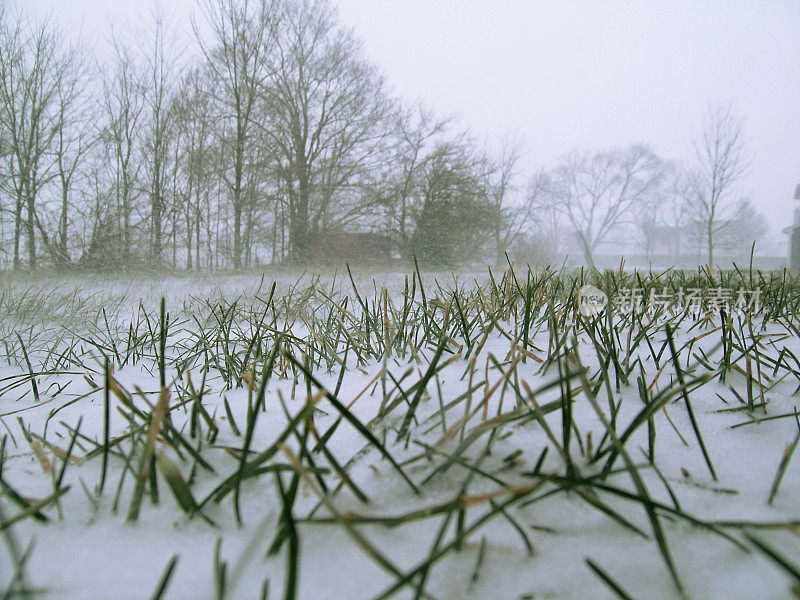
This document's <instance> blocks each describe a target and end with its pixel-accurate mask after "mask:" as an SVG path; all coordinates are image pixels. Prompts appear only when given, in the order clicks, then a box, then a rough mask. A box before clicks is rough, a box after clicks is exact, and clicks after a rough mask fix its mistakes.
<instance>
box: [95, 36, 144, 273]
mask: <svg viewBox="0 0 800 600" xmlns="http://www.w3.org/2000/svg"><path fill="white" fill-rule="evenodd" d="M111 50H112V59H111V61H110V63H109V64H108V65H106V66H105V69H104V71H103V75H102V86H103V96H102V99H101V112H100V114H99V115H98V116H99V117H100V119H101V123H100V124H99V128H100V133H99V135H100V140H101V144H102V151H103V154H102V156H101V157H100V161H101V163H102V164H103V165H104V167H101V166H100V165H97V166H96V167H95V169H94V177H93V179H94V182H95V184H96V185H95V200H97V199H98V198H100V197H102V196H103V195H105V192H104V191H102V190H101V187H98V186H99V181H100V180H101V179H102V178H103V177H107V178H108V179H110V181H109V182H108V188H109V189H110V193H109V196H110V200H111V201H112V202H113V205H114V206H113V209H112V210H111V215H113V218H111V215H110V216H109V218H108V219H107V220H106V222H105V223H104V228H111V230H113V231H115V232H118V240H117V246H116V252H117V253H118V254H119V257H118V262H120V263H122V264H126V265H127V264H131V262H132V258H133V256H132V252H133V246H134V239H135V236H134V231H135V229H136V222H135V214H136V209H137V203H138V199H139V196H140V190H141V187H142V186H141V184H140V179H141V172H142V165H143V162H144V157H143V156H142V143H141V137H142V135H141V132H142V130H143V129H144V127H143V126H142V122H143V121H144V117H143V116H142V113H143V111H144V107H145V81H144V77H145V74H144V72H143V70H142V68H141V66H140V65H139V64H138V63H137V62H136V60H135V59H134V57H133V55H132V53H131V51H130V50H129V49H128V48H127V47H126V46H125V45H124V44H123V42H122V41H121V40H120V39H119V38H116V37H115V38H113V40H112V44H111ZM96 215H97V212H96V211H95V216H96ZM92 229H93V231H96V230H97V228H96V227H93V228H92ZM95 247H97V244H95Z"/></svg>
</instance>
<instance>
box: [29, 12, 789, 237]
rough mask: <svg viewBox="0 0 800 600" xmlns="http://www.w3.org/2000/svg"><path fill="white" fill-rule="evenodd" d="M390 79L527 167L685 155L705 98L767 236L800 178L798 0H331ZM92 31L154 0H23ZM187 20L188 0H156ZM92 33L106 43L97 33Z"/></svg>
mask: <svg viewBox="0 0 800 600" xmlns="http://www.w3.org/2000/svg"><path fill="white" fill-rule="evenodd" d="M336 3H337V4H338V6H339V12H340V16H341V20H342V22H344V23H345V24H347V25H349V26H352V27H353V28H354V29H355V31H356V32H357V34H358V35H359V36H360V37H361V38H362V40H363V41H364V47H365V51H366V54H367V56H368V57H370V58H371V59H372V60H373V61H375V62H376V63H377V64H379V65H380V66H381V67H382V68H383V70H384V72H385V74H386V77H387V80H388V82H389V84H390V85H391V86H392V87H393V88H394V89H395V91H396V92H397V93H398V94H400V95H401V96H403V97H405V98H407V99H419V100H423V101H425V102H427V103H428V104H430V105H432V106H434V107H435V108H436V109H437V110H438V111H440V112H441V113H443V114H458V115H460V116H461V118H462V121H463V122H464V123H465V124H466V125H469V126H470V127H471V128H472V129H473V131H474V132H475V133H476V134H478V135H489V136H490V137H492V138H499V137H500V136H501V135H503V134H504V133H507V132H520V133H522V134H523V135H524V136H525V138H526V141H527V150H528V153H527V155H526V157H525V163H524V165H523V169H524V172H525V173H526V174H527V173H532V172H533V171H535V170H536V169H537V168H539V167H541V166H550V165H553V164H554V163H555V162H556V161H557V159H558V157H559V156H560V155H561V154H563V153H565V152H567V151H569V150H570V149H572V148H585V149H590V150H597V149H603V148H608V147H614V146H620V145H627V144H629V143H632V142H640V141H641V142H646V143H649V144H651V145H652V146H653V147H654V148H655V150H656V152H658V153H659V154H661V155H662V156H664V157H665V158H669V159H675V160H685V159H690V158H691V152H692V149H691V143H690V140H691V136H692V132H693V131H694V130H697V129H698V128H699V127H700V125H701V122H702V118H703V115H704V112H705V110H706V107H707V106H708V104H709V103H712V102H730V103H731V104H732V105H733V108H734V110H735V112H736V113H737V114H738V115H740V116H741V117H744V118H745V120H746V123H745V134H746V136H747V138H748V139H749V140H750V145H749V149H750V151H751V153H752V154H753V156H754V160H753V164H752V168H751V173H750V176H749V177H748V178H747V179H746V180H745V181H744V183H743V184H742V188H741V193H742V194H743V195H749V196H751V197H752V198H753V200H754V203H755V205H756V206H757V207H758V208H759V209H760V210H761V211H762V212H763V213H764V215H765V216H766V217H767V218H768V220H769V222H770V224H771V226H772V227H773V230H774V233H775V235H776V237H777V239H782V237H783V236H782V234H780V229H781V228H783V227H785V226H786V225H788V224H789V222H790V221H791V219H792V213H793V209H794V206H795V205H797V204H798V203H797V202H796V201H794V200H793V199H792V198H793V192H794V188H795V185H796V184H798V183H800V2H798V1H797V0H783V1H779V0H772V1H770V0H760V1H758V2H756V1H752V0H740V1H713V0H703V1H702V2H697V1H691V0H685V1H680V0H639V1H636V2H634V1H632V0H630V1H623V0H616V1H611V0H600V1H598V0H594V1H577V0H550V1H536V0H338V1H337V2H336ZM24 5H25V6H26V7H29V8H33V9H35V10H37V11H41V12H42V13H47V12H49V11H52V13H53V16H54V18H55V19H56V20H57V21H58V22H60V23H63V24H65V25H67V26H69V27H73V28H76V29H77V28H78V27H79V26H80V25H81V23H83V30H84V33H88V34H89V35H88V37H89V38H90V39H91V40H94V41H97V40H102V38H103V37H104V36H106V35H107V33H108V19H109V15H111V17H110V18H111V19H112V20H113V21H114V22H115V23H121V24H124V23H129V22H132V21H136V20H137V19H138V18H139V17H140V16H141V15H142V14H145V13H146V12H147V7H148V6H149V2H147V1H145V2H132V1H131V0H69V1H67V0H26V1H25V2H24ZM162 5H163V6H167V7H170V8H171V10H173V11H174V14H175V15H176V17H177V18H178V19H180V20H183V21H185V23H186V27H187V28H188V15H189V13H190V12H191V7H192V6H193V5H194V1H193V0H171V1H170V2H167V1H164V2H162ZM99 47H100V48H102V46H99Z"/></svg>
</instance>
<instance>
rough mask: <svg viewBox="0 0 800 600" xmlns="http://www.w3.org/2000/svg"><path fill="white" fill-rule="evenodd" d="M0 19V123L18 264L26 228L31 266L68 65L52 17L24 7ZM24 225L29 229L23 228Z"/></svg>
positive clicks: (50, 175)
mask: <svg viewBox="0 0 800 600" xmlns="http://www.w3.org/2000/svg"><path fill="white" fill-rule="evenodd" d="M7 17H8V15H5V14H4V15H3V19H2V22H0V27H1V28H2V30H0V127H2V130H3V136H4V138H5V139H6V140H7V143H8V145H9V152H8V154H7V156H6V170H7V173H8V178H7V180H6V181H7V182H8V183H9V187H10V192H11V195H12V196H13V198H14V208H13V211H14V212H13V221H14V250H13V252H14V258H13V264H14V268H15V269H19V268H20V267H21V265H22V262H21V257H20V245H21V239H22V235H23V233H24V235H25V239H26V243H27V251H28V266H29V268H31V269H35V268H36V266H37V260H38V259H37V252H36V231H37V219H38V214H37V199H38V197H39V193H40V191H41V190H42V188H43V187H44V186H45V185H46V184H47V183H48V182H49V181H51V180H52V178H53V177H54V170H53V161H52V149H53V145H54V143H55V140H56V136H57V132H58V126H57V123H58V111H57V110H56V107H57V105H58V91H59V81H60V78H61V75H62V70H63V68H64V60H63V57H62V55H61V44H62V38H61V34H60V33H59V32H58V31H57V30H56V29H55V28H54V27H52V26H51V25H50V23H49V22H48V21H44V22H42V23H39V24H37V23H33V22H31V21H30V20H28V19H27V18H26V17H25V15H24V14H23V13H22V12H20V13H18V14H17V15H16V16H15V17H12V18H10V19H9V18H7ZM23 228H24V229H23Z"/></svg>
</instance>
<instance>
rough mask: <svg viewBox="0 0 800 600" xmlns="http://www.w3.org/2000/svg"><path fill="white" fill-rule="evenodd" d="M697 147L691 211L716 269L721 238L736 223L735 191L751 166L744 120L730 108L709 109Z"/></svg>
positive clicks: (718, 106)
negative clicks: (716, 255) (746, 144)
mask: <svg viewBox="0 0 800 600" xmlns="http://www.w3.org/2000/svg"><path fill="white" fill-rule="evenodd" d="M694 146H695V153H696V160H697V166H696V168H695V169H694V171H693V172H692V175H691V201H690V203H689V209H690V211H691V213H692V218H693V220H694V221H695V222H696V223H697V224H698V228H699V231H700V233H701V236H702V239H703V241H704V242H705V246H706V250H707V259H708V265H709V266H713V264H714V248H715V245H716V243H717V241H718V239H719V238H723V237H724V236H725V235H726V234H727V232H728V231H729V230H730V229H731V228H732V227H733V226H734V223H735V222H736V221H735V216H736V211H737V208H738V206H739V205H738V204H737V198H736V196H735V192H736V189H737V184H738V183H739V182H740V181H741V179H742V177H744V176H745V174H746V173H747V169H748V167H749V162H750V159H749V156H748V154H747V151H746V147H745V140H744V133H743V121H742V120H741V119H738V118H737V117H736V116H735V115H734V114H733V112H732V109H731V107H730V106H728V105H716V106H712V107H710V108H709V109H708V112H707V113H706V117H705V121H704V124H703V129H702V131H701V132H700V134H699V135H698V136H697V137H696V138H695V140H694Z"/></svg>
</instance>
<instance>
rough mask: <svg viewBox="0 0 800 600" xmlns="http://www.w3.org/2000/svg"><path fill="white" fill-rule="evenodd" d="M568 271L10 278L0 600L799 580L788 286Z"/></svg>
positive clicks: (703, 588) (797, 365)
mask: <svg viewBox="0 0 800 600" xmlns="http://www.w3.org/2000/svg"><path fill="white" fill-rule="evenodd" d="M583 277H584V278H585V279H582V278H581V276H574V275H570V274H568V273H563V272H562V273H556V272H552V271H547V270H546V271H540V272H531V271H517V272H514V271H513V270H509V271H507V272H505V273H486V274H480V275H471V274H470V275H468V274H461V275H459V276H458V277H453V276H442V277H436V276H432V275H426V276H421V275H420V274H419V273H418V272H415V273H412V274H411V275H409V276H407V277H403V276H398V275H396V274H394V275H389V276H386V277H382V278H381V277H376V278H373V277H372V276H369V277H368V276H364V275H361V276H358V275H356V276H352V275H350V274H348V273H345V274H344V275H343V276H342V275H339V276H337V277H333V276H326V277H318V276H303V277H300V278H299V279H294V280H292V279H289V278H288V277H278V278H277V279H276V280H275V281H273V280H272V279H270V278H269V277H264V278H260V279H253V278H246V277H231V278H229V279H222V278H216V279H215V278H207V279H202V280H199V279H197V278H187V279H185V280H182V279H175V280H173V281H169V282H163V281H162V282H158V281H140V282H135V283H131V282H123V281H109V280H107V279H106V280H95V281H91V280H90V281H83V282H70V281H66V280H59V281H48V280H42V281H39V282H38V283H36V284H34V285H33V286H31V285H28V284H23V283H21V282H19V281H11V282H6V283H5V284H4V288H3V290H2V293H1V294H0V312H1V314H0V317H1V321H0V323H1V325H0V330H1V333H2V340H3V346H2V350H3V352H4V355H5V356H4V358H5V359H6V361H7V363H8V365H7V366H5V367H3V368H2V372H0V394H2V396H0V425H1V426H2V427H0V434H2V451H0V458H1V459H2V466H1V467H0V473H2V479H0V487H1V488H2V489H0V494H1V495H0V519H1V520H2V522H1V524H0V527H1V528H2V530H1V531H0V534H2V537H3V540H2V541H3V551H2V553H0V589H2V590H3V594H4V595H5V596H4V597H28V596H30V595H32V594H33V595H36V597H44V598H64V597H69V598H76V599H77V598H112V597H113V598H128V597H130V598H148V597H163V598H200V597H209V598H257V597H273V598H278V597H284V598H293V597H298V598H315V599H316V598H391V597H397V598H490V597H491V598H495V597H502V598H593V599H594V598H627V597H634V598H644V597H647V598H655V597H657V598H682V597H686V598H726V599H730V598H753V597H765V598H766V597H775V598H778V597H788V596H790V595H791V594H792V593H796V591H797V587H796V586H797V584H798V567H797V564H798V561H797V560H796V559H795V557H796V556H797V551H798V549H800V543H799V542H798V538H797V533H798V529H797V527H798V524H800V510H799V509H798V506H797V503H796V498H797V495H798V493H800V477H798V475H797V467H796V462H794V460H793V456H794V453H795V450H796V447H797V445H798V440H800V434H799V433H798V432H800V425H799V424H798V419H797V417H796V414H795V412H796V392H797V388H798V384H800V362H799V361H798V358H797V354H798V352H800V348H798V341H797V325H798V320H797V316H796V315H797V312H796V310H797V301H798V291H797V287H796V285H795V284H794V283H793V282H792V281H791V280H786V279H784V278H782V277H781V278H779V277H777V276H773V275H771V274H761V273H757V274H755V275H753V276H752V277H751V276H750V275H749V274H747V275H742V274H740V273H737V272H733V273H718V274H715V275H713V276H712V275H711V274H710V273H702V272H701V273H680V272H675V273H669V274H667V275H662V276H660V277H656V276H652V275H645V274H643V273H640V274H635V273H634V274H622V273H614V272H605V273H602V274H601V273H597V272H595V273H593V274H591V276H583ZM588 283H591V284H593V285H594V286H596V287H597V288H598V289H601V290H603V291H604V292H605V293H607V294H609V296H613V293H614V292H615V291H617V290H620V289H623V288H632V287H638V288H643V290H644V293H643V297H644V298H647V297H648V290H649V289H650V288H653V289H657V290H658V293H659V294H661V293H663V291H664V290H665V289H670V290H678V289H684V288H719V287H727V288H730V289H738V288H748V289H753V288H754V287H758V288H759V289H760V290H761V309H760V311H759V312H758V313H752V312H751V313H746V312H741V311H729V312H727V313H720V312H715V311H708V312H706V311H703V310H701V311H699V312H691V311H683V310H678V309H676V308H675V307H672V308H669V307H663V306H662V307H660V308H653V307H647V306H644V307H642V308H640V309H637V310H633V311H629V312H624V311H614V310H613V308H614V307H613V306H609V307H607V310H605V311H604V312H601V313H600V314H598V315H596V316H591V317H584V316H582V315H581V313H580V312H579V311H578V310H577V303H576V299H577V290H578V289H579V288H580V287H581V286H582V285H584V284H588ZM160 298H164V300H161V301H160V302H159V299H160ZM793 586H794V587H793ZM793 590H794V591H793Z"/></svg>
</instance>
